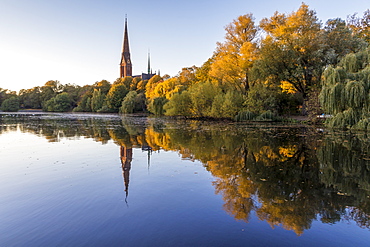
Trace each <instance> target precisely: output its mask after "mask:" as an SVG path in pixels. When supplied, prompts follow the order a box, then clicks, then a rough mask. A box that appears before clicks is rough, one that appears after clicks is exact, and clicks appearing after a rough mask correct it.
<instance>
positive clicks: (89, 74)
mask: <svg viewBox="0 0 370 247" xmlns="http://www.w3.org/2000/svg"><path fill="white" fill-rule="evenodd" d="M304 2H305V3H306V4H308V5H309V7H310V9H313V10H315V11H316V12H317V16H318V17H319V19H320V20H322V22H323V23H325V22H326V21H327V20H328V19H330V18H336V17H340V18H342V19H346V17H347V15H350V14H353V13H355V12H357V13H359V15H360V16H362V14H363V12H364V11H365V10H366V9H368V8H370V4H369V2H368V0H352V1H338V0H336V1H335V0H310V1H304ZM301 3H302V1H301V0H297V1H296V0H281V1H272V0H271V1H263V0H260V1H249V0H227V1H211V0H187V1H178V0H157V1H149V0H53V1H50V0H0V88H5V89H10V90H15V91H18V90H19V89H22V88H24V89H28V88H32V87H34V86H42V85H44V84H45V83H46V82H47V81H48V80H58V81H60V82H61V83H62V84H67V83H71V84H77V85H81V86H82V85H86V84H93V83H95V82H96V81H100V80H103V79H106V80H108V81H110V82H114V81H115V80H116V79H117V77H118V76H119V65H118V64H119V62H120V55H121V54H120V53H121V49H122V39H123V27H124V20H125V14H127V16H128V27H129V39H130V50H131V60H132V63H133V73H134V74H140V73H142V72H145V71H146V69H147V54H148V50H149V49H150V53H151V65H152V68H153V71H157V70H158V69H160V71H161V74H162V75H163V74H169V75H171V76H175V75H176V74H177V73H178V72H179V71H180V70H181V68H183V67H189V66H192V65H196V66H201V65H202V64H203V62H205V61H206V60H207V59H208V58H209V57H211V56H212V53H213V51H214V49H215V46H216V42H218V41H223V38H224V34H225V32H224V27H225V26H226V25H227V24H228V23H230V22H231V21H232V20H233V19H235V18H237V17H238V16H239V15H243V14H246V13H253V15H254V16H255V18H256V22H257V23H258V22H259V21H260V20H261V19H262V18H264V17H270V16H272V15H273V13H274V12H275V11H278V12H281V13H291V12H292V11H295V10H297V9H298V8H299V6H300V5H301Z"/></svg>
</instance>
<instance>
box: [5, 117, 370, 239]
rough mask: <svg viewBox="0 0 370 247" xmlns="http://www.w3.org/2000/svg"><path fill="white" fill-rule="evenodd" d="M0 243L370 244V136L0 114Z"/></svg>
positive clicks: (146, 119)
mask: <svg viewBox="0 0 370 247" xmlns="http://www.w3.org/2000/svg"><path fill="white" fill-rule="evenodd" d="M0 161H1V162H0V195H1V197H0V216H1V224H0V246H369V243H370V139H369V136H368V135H367V134H366V133H354V132H339V131H338V132H332V131H327V130H325V129H318V128H315V127H308V126H304V125H282V124H268V123H260V124H240V123H228V122H204V121H185V120H168V119H167V120H166V119H161V118H150V117H145V116H119V115H114V114H112V115H110V114H72V113H70V114H44V113H9V114H5V113H0Z"/></svg>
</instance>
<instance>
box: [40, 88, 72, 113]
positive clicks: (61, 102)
mask: <svg viewBox="0 0 370 247" xmlns="http://www.w3.org/2000/svg"><path fill="white" fill-rule="evenodd" d="M71 103H72V100H71V97H70V96H69V94H68V93H66V92H64V93H60V94H58V95H57V96H55V97H53V98H51V99H49V100H48V101H46V102H44V105H43V110H44V111H54V112H66V111H69V110H71V108H72V104H71Z"/></svg>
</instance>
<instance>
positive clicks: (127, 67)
mask: <svg viewBox="0 0 370 247" xmlns="http://www.w3.org/2000/svg"><path fill="white" fill-rule="evenodd" d="M125 76H132V64H131V58H130V47H129V42H128V30H127V16H126V18H125V33H124V37H123V47H122V56H121V64H120V77H121V78H122V77H125Z"/></svg>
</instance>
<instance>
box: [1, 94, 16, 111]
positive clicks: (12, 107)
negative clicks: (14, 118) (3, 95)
mask: <svg viewBox="0 0 370 247" xmlns="http://www.w3.org/2000/svg"><path fill="white" fill-rule="evenodd" d="M1 110H2V111H6V112H17V111H18V110H19V99H18V97H16V96H12V97H10V98H8V99H6V100H4V101H3V102H2V104H1Z"/></svg>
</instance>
